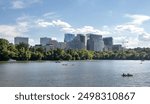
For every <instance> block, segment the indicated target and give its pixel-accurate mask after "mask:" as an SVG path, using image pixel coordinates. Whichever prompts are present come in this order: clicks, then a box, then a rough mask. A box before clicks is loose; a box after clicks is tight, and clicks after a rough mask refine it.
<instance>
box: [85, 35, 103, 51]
mask: <svg viewBox="0 0 150 104" xmlns="http://www.w3.org/2000/svg"><path fill="white" fill-rule="evenodd" d="M103 49H104V42H103V39H102V35H97V34H88V41H87V50H92V51H103Z"/></svg>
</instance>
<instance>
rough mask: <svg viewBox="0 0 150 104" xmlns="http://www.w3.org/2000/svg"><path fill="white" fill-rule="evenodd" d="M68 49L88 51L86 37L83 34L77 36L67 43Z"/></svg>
mask: <svg viewBox="0 0 150 104" xmlns="http://www.w3.org/2000/svg"><path fill="white" fill-rule="evenodd" d="M67 48H68V49H79V50H80V49H86V37H85V36H84V35H83V34H77V36H76V37H75V38H74V39H73V40H72V41H70V42H67Z"/></svg>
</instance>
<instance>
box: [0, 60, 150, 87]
mask: <svg viewBox="0 0 150 104" xmlns="http://www.w3.org/2000/svg"><path fill="white" fill-rule="evenodd" d="M122 73H131V74H133V77H122V76H121V75H122ZM0 86H1V87H146V86H149V87H150V61H144V62H143V63H142V64H141V62H140V61H135V60H94V61H62V62H61V63H56V62H55V61H28V62H0Z"/></svg>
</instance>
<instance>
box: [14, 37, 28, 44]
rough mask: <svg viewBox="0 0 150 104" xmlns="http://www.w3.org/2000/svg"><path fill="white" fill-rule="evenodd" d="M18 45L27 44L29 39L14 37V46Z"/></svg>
mask: <svg viewBox="0 0 150 104" xmlns="http://www.w3.org/2000/svg"><path fill="white" fill-rule="evenodd" d="M20 43H24V44H29V39H28V38H26V37H15V38H14V44H20Z"/></svg>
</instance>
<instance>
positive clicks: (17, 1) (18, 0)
mask: <svg viewBox="0 0 150 104" xmlns="http://www.w3.org/2000/svg"><path fill="white" fill-rule="evenodd" d="M41 1H42V0H13V1H11V4H12V8H13V9H23V8H26V7H28V6H30V5H32V4H35V3H40V2H41Z"/></svg>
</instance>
